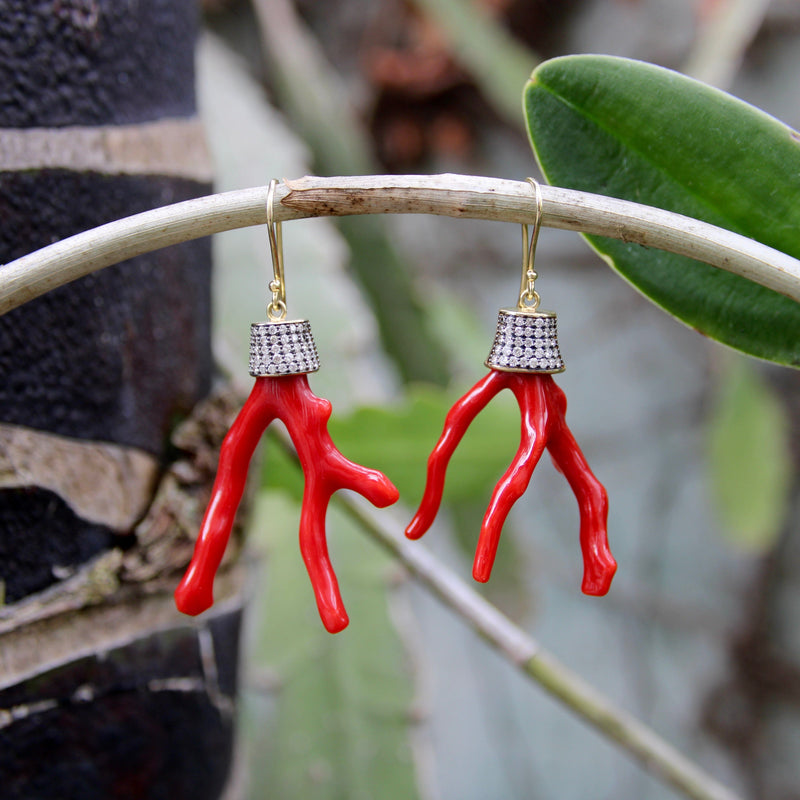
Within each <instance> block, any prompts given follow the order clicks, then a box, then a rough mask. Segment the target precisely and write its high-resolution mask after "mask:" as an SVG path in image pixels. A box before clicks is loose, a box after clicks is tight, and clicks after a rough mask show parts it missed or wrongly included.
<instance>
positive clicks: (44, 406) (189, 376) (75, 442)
mask: <svg viewBox="0 0 800 800" xmlns="http://www.w3.org/2000/svg"><path fill="white" fill-rule="evenodd" d="M196 16H197V7H196V2H195V0H137V2H119V0H0V263H5V262H7V261H10V260H12V259H14V258H16V257H18V256H21V255H23V254H25V253H28V252H30V251H32V250H35V249H37V248H39V247H42V246H44V245H47V244H49V243H51V242H53V241H56V240H58V239H61V238H64V237H66V236H69V235H71V234H74V233H77V232H79V231H81V230H85V229H88V228H92V227H94V226H97V225H100V224H103V223H105V222H108V221H110V220H113V219H116V218H119V217H124V216H128V215H130V214H134V213H136V212H139V211H143V210H145V209H149V208H153V207H156V206H161V205H164V204H167V203H172V202H178V201H180V200H184V199H188V198H192V197H196V196H199V195H202V194H206V193H207V192H208V191H209V189H210V186H209V176H208V160H207V156H206V154H205V150H204V145H203V138H202V132H201V129H200V126H199V122H198V121H197V119H196V118H195V116H194V115H195V102H194V87H193V81H194V71H193V58H194V53H193V50H194V39H195V34H196V22H197V20H196ZM0 268H2V267H0ZM209 316H210V248H209V244H208V241H207V240H203V241H197V242H193V243H188V244H186V245H181V246H179V247H173V248H168V249H165V250H162V251H160V252H157V253H154V254H150V255H146V256H142V257H139V258H135V259H132V260H130V261H127V262H125V263H123V264H119V265H117V266H115V267H111V268H109V269H106V270H104V271H102V272H101V273H98V274H96V275H92V276H89V277H87V278H85V279H82V280H80V281H76V282H75V283H72V284H70V285H68V286H65V287H63V288H62V289H59V290H57V291H54V292H52V293H50V294H48V295H46V296H44V297H42V298H40V299H38V300H36V301H33V302H31V303H28V304H27V305H25V306H23V307H21V308H18V309H16V310H14V311H12V312H9V313H8V314H6V315H4V316H2V317H0V589H1V590H2V595H0V597H4V600H5V605H2V603H0V606H1V607H0V787H2V788H1V789H0V795H2V796H3V797H9V798H11V797H13V798H17V797H19V798H34V797H35V798H37V800H45V799H46V798H59V800H66V799H67V798H82V800H86V799H87V798H117V797H119V798H122V797H126V798H127V797H136V798H162V797H163V798H170V800H174V799H175V798H182V797H187V798H188V797H191V798H192V800H202V798H217V797H219V796H220V795H221V793H222V791H223V787H224V785H225V783H226V780H227V775H228V771H229V764H230V759H231V751H232V730H233V698H234V693H235V676H236V652H237V640H238V627H239V616H240V604H239V602H238V601H237V596H238V591H237V589H236V586H237V578H236V576H235V575H234V574H233V573H232V572H231V571H230V570H229V573H228V578H227V584H226V580H225V578H224V577H223V582H222V584H223V590H222V592H221V595H222V596H223V599H224V595H225V594H226V592H227V594H228V602H227V603H226V602H223V603H221V604H220V607H221V609H222V610H221V611H218V612H216V613H215V614H213V615H210V618H209V619H206V620H205V621H200V622H191V621H188V620H186V619H185V618H182V617H181V616H180V615H178V613H177V612H176V611H175V610H174V608H173V606H172V601H171V592H170V590H171V588H172V587H173V586H174V584H175V582H176V580H177V575H176V573H177V571H178V570H179V569H180V568H181V566H182V565H183V563H185V561H187V560H188V555H189V552H190V550H191V537H192V536H193V535H194V533H193V530H194V529H195V527H196V525H197V523H198V519H197V516H198V513H199V511H201V510H202V505H203V501H204V495H205V493H206V492H207V490H208V483H209V480H210V477H211V474H212V472H213V467H214V463H213V461H214V456H213V452H214V444H215V441H217V440H218V439H219V436H220V435H221V433H222V431H224V427H225V422H226V420H227V417H228V415H229V411H230V409H229V408H228V407H227V406H226V405H225V402H224V401H222V400H217V401H209V402H205V403H203V404H201V406H199V407H198V403H199V402H200V401H201V400H203V399H204V398H205V397H206V396H207V395H208V392H209V386H210V380H211V355H210V344H209ZM193 409H195V411H194V412H193ZM190 415H193V416H192V417H190ZM187 417H190V418H189V420H188V421H187V422H185V423H184V424H182V425H181V426H180V427H179V428H178V429H177V432H176V430H175V428H176V425H177V424H178V423H179V422H180V421H181V420H183V419H185V418H187ZM156 494H157V497H156V501H155V503H153V497H154V496H156ZM226 587H227V588H226Z"/></svg>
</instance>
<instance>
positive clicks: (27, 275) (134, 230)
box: [0, 175, 800, 314]
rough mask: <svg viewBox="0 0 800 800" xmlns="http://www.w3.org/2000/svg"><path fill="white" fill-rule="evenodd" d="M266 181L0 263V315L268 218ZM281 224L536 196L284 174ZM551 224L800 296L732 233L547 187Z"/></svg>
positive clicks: (516, 187)
mask: <svg viewBox="0 0 800 800" xmlns="http://www.w3.org/2000/svg"><path fill="white" fill-rule="evenodd" d="M266 197H267V187H266V186H259V187H255V188H252V189H240V190H237V191H233V192H225V193H223V194H215V195H209V196H207V197H201V198H198V199H196V200H187V201H185V202H183V203H176V204H174V205H170V206H164V207H162V208H156V209H153V210H151V211H145V212H143V213H141V214H136V215H134V216H132V217H126V218H125V219H120V220H116V221H114V222H110V223H108V224H106V225H101V226H100V227H98V228H93V229H92V230H89V231H84V232H83V233H79V234H76V235H75V236H71V237H69V238H68V239H64V240H62V241H60V242H56V243H55V244H52V245H49V246H48V247H44V248H42V249H41V250H37V251H36V252H34V253H30V254H29V255H26V256H22V258H18V259H17V260H16V261H12V262H10V263H8V264H6V265H4V266H3V267H2V268H0V314H3V313H5V312H6V311H10V310H11V309H12V308H16V307H17V306H20V305H22V304H23V303H26V302H27V301H29V300H32V299H33V298H35V297H38V296H40V295H42V294H44V293H45V292H49V291H51V290H52V289H55V288H56V287H58V286H62V285H64V284H65V283H69V282H70V281H73V280H75V279H77V278H80V277H83V276H84V275H88V274H90V273H92V272H96V271H97V270H100V269H103V268H104V267H108V266H110V265H112V264H116V263H118V262H119V261H124V260H125V259H127V258H131V257H133V256H136V255H140V254H142V253H147V252H149V251H151V250H157V249H159V248H161V247H167V246H168V245H172V244H177V243H179V242H184V241H188V240H190V239H197V238H200V237H201V236H209V235H211V234H213V233H220V232H221V231H226V230H232V229H234V228H243V227H246V226H248V225H263V224H266V207H265V203H266ZM275 199H276V207H275V221H276V222H286V221H289V220H296V219H306V218H309V217H321V216H349V215H353V214H438V215H444V216H450V217H466V218H470V219H489V220H497V221H503V222H515V223H524V222H530V221H531V220H532V219H533V218H534V215H535V198H534V196H533V193H532V191H531V188H530V185H529V184H528V183H527V182H524V181H509V180H500V179H497V178H483V177H477V176H469V175H400V176H390V175H372V176H356V177H336V178H316V177H305V178H301V179H299V180H293V181H283V182H282V183H280V184H279V185H278V187H277V190H276V193H275ZM542 201H543V217H542V224H543V225H545V226H548V227H551V228H561V229H566V230H575V231H583V232H584V233H593V234H597V235H600V236H610V237H612V238H616V239H621V240H623V241H626V242H635V243H637V244H641V245H644V246H645V247H655V248H658V249H661V250H667V251H669V252H672V253H678V254H679V255H685V256H689V257H691V258H696V259H698V260H700V261H705V262H707V263H709V264H711V265H713V266H715V267H719V268H720V269H724V270H728V271H729V272H733V273H736V274H737V275H741V276H742V277H745V278H748V279H749V280H752V281H755V282H756V283H759V284H761V285H763V286H766V287H768V288H770V289H774V290H775V291H777V292H780V293H782V294H785V295H787V296H788V297H791V298H793V299H795V300H797V301H799V302H800V261H798V260H797V259H794V258H792V257H790V256H788V255H786V254H785V253H781V252H779V251H778V250H774V249H773V248H771V247H767V246H766V245H763V244H761V243H759V242H756V241H754V240H752V239H748V238H747V237H744V236H740V235H739V234H736V233H732V232H731V231H727V230H724V229H722V228H717V227H715V226H713V225H709V224H707V223H704V222H700V221H699V220H695V219H692V218H690V217H685V216H682V215H680V214H673V213H671V212H668V211H663V210H661V209H657V208H652V207H650V206H643V205H640V204H638V203H631V202H629V201H625V200H616V199H614V198H610V197H603V196H601V195H594V194H588V193H585V192H577V191H573V190H570V189H560V188H558V187H554V186H543V187H542Z"/></svg>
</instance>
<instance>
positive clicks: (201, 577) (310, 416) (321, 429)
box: [175, 180, 398, 633]
mask: <svg viewBox="0 0 800 800" xmlns="http://www.w3.org/2000/svg"><path fill="white" fill-rule="evenodd" d="M276 184H277V181H274V180H273V181H272V182H271V183H270V187H269V192H268V195H267V228H268V232H269V240H270V249H271V251H272V262H273V270H274V277H273V280H272V282H271V283H270V285H269V288H270V290H271V292H272V301H271V302H270V304H269V305H268V306H267V317H268V321H266V322H259V323H255V324H253V325H252V326H251V328H250V374H251V375H252V376H254V377H255V379H256V381H255V385H254V386H253V390H252V392H251V393H250V396H249V397H248V399H247V402H246V403H245V404H244V407H243V408H242V410H241V412H240V413H239V415H238V416H237V418H236V420H235V421H234V423H233V425H232V426H231V428H230V430H229V431H228V434H227V436H226V437H225V440H224V441H223V443H222V448H221V450H220V457H219V468H218V471H217V478H216V480H215V482H214V487H213V489H212V491H211V500H210V502H209V504H208V509H207V510H206V513H205V517H204V518H203V523H202V526H201V528H200V535H199V537H198V539H197V544H196V546H195V551H194V555H193V556H192V560H191V563H190V564H189V568H188V569H187V571H186V574H185V575H184V577H183V580H182V581H181V582H180V584H179V586H178V588H177V589H176V591H175V602H176V604H177V606H178V609H179V610H180V611H182V612H184V613H185V614H191V615H195V614H199V613H201V612H202V611H205V610H206V609H207V608H209V607H210V606H211V604H212V603H213V591H212V590H213V583H214V576H215V574H216V572H217V569H218V567H219V565H220V562H221V561H222V556H223V554H224V552H225V547H226V545H227V542H228V539H229V537H230V533H231V528H232V526H233V521H234V517H235V515H236V510H237V508H238V506H239V502H240V500H241V498H242V493H243V492H244V487H245V481H246V479H247V469H248V466H249V464H250V459H251V458H252V455H253V452H254V451H255V448H256V445H257V444H258V442H259V440H260V439H261V435H262V433H263V432H264V430H265V429H266V427H267V426H268V425H269V424H270V423H271V422H272V421H273V420H275V419H280V420H282V421H283V423H284V424H285V425H286V428H287V430H288V431H289V435H290V436H291V438H292V442H293V443H294V446H295V448H296V449H297V454H298V457H299V459H300V464H301V466H302V468H303V473H304V475H305V480H306V482H305V490H304V493H303V503H302V510H301V514H300V551H301V553H302V556H303V560H304V562H305V565H306V569H307V570H308V574H309V577H310V579H311V585H312V587H313V590H314V596H315V598H316V601H317V607H318V609H319V613H320V617H321V618H322V622H323V624H324V625H325V628H326V629H327V630H328V631H330V632H331V633H337V632H338V631H341V630H342V629H343V628H345V627H347V624H348V617H347V612H346V611H345V608H344V604H343V602H342V598H341V594H340V592H339V585H338V582H337V580H336V574H335V573H334V570H333V566H332V565H331V561H330V557H329V555H328V545H327V541H326V537H325V515H326V511H327V508H328V502H329V500H330V498H331V495H332V494H333V493H334V492H335V491H336V490H338V489H353V490H355V491H357V492H359V493H360V494H361V495H363V496H364V497H366V498H367V499H368V500H369V501H370V502H371V503H373V504H374V505H376V506H378V507H379V508H383V507H385V506H388V505H391V504H392V503H394V502H396V501H397V499H398V492H397V489H396V488H395V487H394V485H393V484H392V483H391V481H390V480H389V479H388V478H387V477H386V476H385V475H383V474H382V473H380V472H378V471H377V470H373V469H367V468H366V467H362V466H360V465H358V464H355V463H353V462H352V461H349V460H348V459H346V458H345V457H344V456H343V455H342V454H341V453H340V452H339V450H337V449H336V446H335V445H334V444H333V441H332V440H331V437H330V435H329V433H328V429H327V424H328V419H329V418H330V415H331V404H330V403H329V402H328V401H327V400H324V399H322V398H320V397H317V396H316V395H315V394H314V393H313V392H312V391H311V389H310V387H309V385H308V379H307V378H306V374H307V373H309V372H316V370H318V369H319V358H318V355H317V350H316V346H315V344H314V339H313V337H312V335H311V325H310V323H309V322H308V320H286V319H285V316H286V292H285V284H284V277H283V252H282V251H283V247H282V241H281V228H280V223H277V224H276V223H275V222H274V219H273V202H274V196H275V186H276Z"/></svg>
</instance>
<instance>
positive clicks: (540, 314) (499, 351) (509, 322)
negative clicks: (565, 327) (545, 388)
mask: <svg viewBox="0 0 800 800" xmlns="http://www.w3.org/2000/svg"><path fill="white" fill-rule="evenodd" d="M486 366H487V367H489V368H490V369H497V370H500V371H501V372H539V373H549V374H552V373H555V372H563V371H564V361H563V359H562V358H561V352H560V351H559V349H558V331H557V329H556V315H555V314H554V313H553V312H552V311H520V310H519V309H516V308H515V309H511V308H501V309H500V311H499V312H498V314H497V332H496V333H495V335H494V343H493V344H492V349H491V351H490V353H489V357H488V358H487V359H486Z"/></svg>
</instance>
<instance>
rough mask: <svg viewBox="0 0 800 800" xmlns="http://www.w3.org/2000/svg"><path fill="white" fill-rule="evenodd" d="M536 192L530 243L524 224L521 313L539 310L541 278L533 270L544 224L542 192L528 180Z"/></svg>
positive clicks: (535, 182) (532, 181)
mask: <svg viewBox="0 0 800 800" xmlns="http://www.w3.org/2000/svg"><path fill="white" fill-rule="evenodd" d="M527 181H528V183H529V184H530V185H531V186H533V189H534V191H535V192H536V219H535V220H534V221H533V234H532V235H531V238H530V243H529V242H528V225H527V223H523V224H522V282H521V283H520V287H519V300H518V301H517V308H518V309H519V310H520V311H536V309H537V308H539V293H538V292H537V291H536V289H535V288H534V286H535V284H536V279H537V278H538V277H539V276H538V275H537V274H536V272H535V271H534V269H533V262H534V259H535V258H536V243H537V242H538V241H539V228H540V227H541V222H542V190H541V188H540V187H539V184H538V182H537V181H535V180H534V179H533V178H528V179H527Z"/></svg>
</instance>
